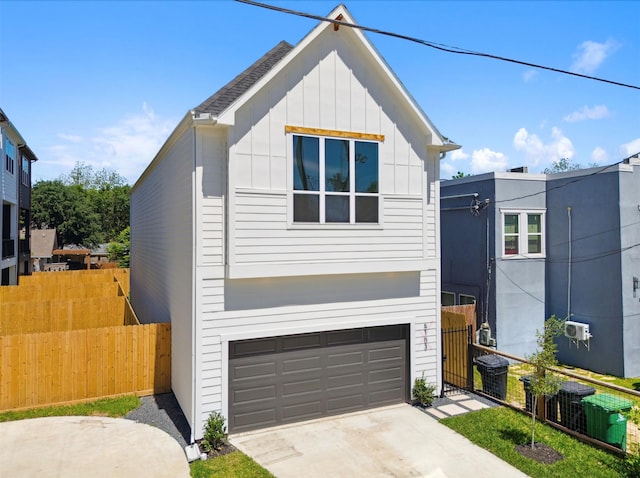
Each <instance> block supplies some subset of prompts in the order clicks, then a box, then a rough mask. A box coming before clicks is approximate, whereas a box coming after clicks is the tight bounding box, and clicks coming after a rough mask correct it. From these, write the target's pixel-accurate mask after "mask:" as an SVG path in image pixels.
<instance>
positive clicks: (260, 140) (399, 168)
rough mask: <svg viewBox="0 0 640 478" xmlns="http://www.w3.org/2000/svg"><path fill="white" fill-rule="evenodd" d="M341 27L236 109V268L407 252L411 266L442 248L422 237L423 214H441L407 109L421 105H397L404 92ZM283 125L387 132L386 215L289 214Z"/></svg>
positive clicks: (351, 260)
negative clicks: (310, 218)
mask: <svg viewBox="0 0 640 478" xmlns="http://www.w3.org/2000/svg"><path fill="white" fill-rule="evenodd" d="M334 33H336V32H333V31H332V29H331V31H325V32H324V33H323V34H321V35H320V36H319V37H318V38H317V39H316V40H315V41H314V43H312V44H311V45H309V46H308V47H307V48H308V53H306V54H305V55H303V56H300V57H297V58H295V59H293V60H292V62H291V63H290V64H289V65H287V66H286V68H284V69H283V70H282V71H281V72H279V73H278V75H277V76H276V77H274V78H273V79H272V80H271V81H270V82H269V83H268V84H267V85H266V86H265V87H264V88H263V89H262V90H261V91H259V92H258V93H257V94H256V95H255V96H254V97H253V98H251V99H250V100H249V101H248V102H247V103H246V104H244V105H243V106H242V107H241V108H239V109H238V111H237V113H236V119H235V124H234V125H233V126H232V127H230V133H229V134H230V138H229V144H230V149H229V164H230V168H229V169H230V181H229V186H230V196H229V199H230V204H229V219H230V220H229V224H230V230H229V244H228V247H229V257H228V260H229V275H230V277H233V278H241V277H260V276H263V275H264V274H265V273H266V272H265V267H268V270H269V271H270V272H269V273H270V274H273V275H279V276H286V275H299V274H303V275H304V274H307V273H309V271H310V270H311V272H312V273H313V267H309V264H313V265H314V266H315V265H317V270H316V272H315V273H325V274H329V273H336V272H346V271H348V270H353V269H354V268H355V269H356V270H357V269H358V267H359V265H360V266H361V267H362V268H363V269H362V270H363V271H371V272H373V271H375V270H376V267H377V270H380V271H385V270H386V271H392V270H399V269H401V268H402V266H401V264H400V263H401V262H405V263H406V264H405V265H404V267H405V268H406V267H408V268H411V267H415V261H420V260H424V259H429V258H435V257H436V251H435V243H434V241H429V240H428V239H427V240H425V237H424V233H425V224H424V221H425V219H426V220H427V229H426V232H427V233H428V234H433V233H434V229H433V227H432V226H433V224H434V217H435V202H431V201H430V199H431V198H430V197H428V196H426V195H425V194H424V192H423V191H425V190H426V189H427V188H426V187H425V186H426V183H427V182H429V181H431V182H432V181H433V180H434V178H433V177H427V172H426V170H427V168H426V167H425V164H426V163H427V162H428V161H429V159H430V158H428V157H427V143H426V141H427V135H425V133H424V131H420V130H419V129H418V128H419V127H418V126H416V124H415V122H411V121H409V120H408V119H407V116H411V115H413V114H414V113H413V112H411V111H410V110H409V109H408V108H406V107H404V108H402V107H401V106H399V105H404V104H405V102H404V101H403V99H402V98H400V95H399V93H397V92H396V90H395V89H393V88H390V84H389V83H387V82H385V80H383V79H381V78H383V77H382V76H381V75H380V74H379V72H377V71H375V68H377V66H376V65H374V64H373V61H371V60H369V56H368V55H366V54H362V53H363V52H362V51H361V50H362V48H363V47H361V46H359V43H358V42H352V43H348V42H343V41H339V40H338V39H337V38H336V36H335V35H334ZM340 33H341V34H342V31H341V32H340ZM344 34H345V35H350V34H351V33H348V32H345V33H344ZM285 86H286V87H285ZM285 125H295V126H302V127H310V128H323V129H330V130H340V131H354V132H361V133H366V134H382V135H384V138H385V139H384V141H383V142H381V143H380V145H379V190H380V204H381V207H380V213H381V214H380V219H381V224H380V225H375V226H366V225H362V224H358V225H351V226H347V227H344V226H343V227H341V226H337V225H332V226H330V225H319V226H318V227H317V228H314V227H298V226H297V225H294V224H291V221H290V219H288V216H287V210H288V208H287V204H288V201H290V196H288V194H290V190H291V184H290V183H292V171H290V170H291V168H292V166H291V164H290V161H288V160H287V157H288V156H290V155H291V152H290V151H288V149H290V147H291V146H290V144H289V143H290V142H291V137H290V136H289V135H286V134H285ZM287 178H288V179H287ZM289 209H290V207H289ZM429 226H431V228H429ZM425 241H427V242H425ZM425 246H427V247H425ZM345 263H348V264H349V266H348V267H347V268H344V267H343V268H340V264H345ZM376 263H377V266H376V265H375V264H376ZM300 264H302V265H304V267H302V268H296V267H295V265H300ZM287 265H288V266H289V267H287ZM252 266H253V269H252Z"/></svg>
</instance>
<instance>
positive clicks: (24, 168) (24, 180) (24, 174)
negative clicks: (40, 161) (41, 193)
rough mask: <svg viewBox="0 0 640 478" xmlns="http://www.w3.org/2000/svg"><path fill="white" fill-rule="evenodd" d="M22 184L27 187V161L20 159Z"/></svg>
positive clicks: (23, 158)
mask: <svg viewBox="0 0 640 478" xmlns="http://www.w3.org/2000/svg"><path fill="white" fill-rule="evenodd" d="M22 184H24V185H25V186H28V185H29V160H28V159H27V158H25V157H24V156H23V157H22Z"/></svg>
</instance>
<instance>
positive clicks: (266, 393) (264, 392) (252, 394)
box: [232, 385, 277, 405]
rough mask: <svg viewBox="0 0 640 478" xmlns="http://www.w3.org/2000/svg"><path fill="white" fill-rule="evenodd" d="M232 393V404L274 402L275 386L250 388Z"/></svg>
mask: <svg viewBox="0 0 640 478" xmlns="http://www.w3.org/2000/svg"><path fill="white" fill-rule="evenodd" d="M232 393H233V403H236V404H238V405H242V404H243V403H251V402H253V401H256V400H264V399H273V400H275V399H276V397H277V395H276V386H275V385H268V386H266V387H252V388H246V389H243V390H235V391H233V392H232Z"/></svg>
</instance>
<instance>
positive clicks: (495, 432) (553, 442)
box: [440, 407, 627, 478]
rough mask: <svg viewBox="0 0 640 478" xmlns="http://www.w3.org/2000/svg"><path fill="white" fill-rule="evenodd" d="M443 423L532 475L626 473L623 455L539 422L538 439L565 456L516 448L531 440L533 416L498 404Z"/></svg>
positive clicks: (608, 476)
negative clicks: (533, 455) (535, 456)
mask: <svg viewBox="0 0 640 478" xmlns="http://www.w3.org/2000/svg"><path fill="white" fill-rule="evenodd" d="M440 423H442V424H443V425H446V426H448V427H449V428H451V429H453V430H455V431H456V432H458V433H460V434H461V435H463V436H465V437H467V438H468V439H469V440H470V441H472V442H473V443H475V444H476V445H478V446H480V447H482V448H484V449H486V450H488V451H490V452H491V453H493V454H494V455H496V456H498V457H499V458H500V459H502V460H503V461H506V462H507V463H510V464H511V465H513V466H515V467H516V468H518V469H519V470H520V471H522V472H524V473H526V474H527V475H529V476H531V477H532V478H552V477H568V476H588V477H589V478H620V477H621V476H627V475H626V473H625V470H626V464H625V461H624V459H623V458H621V457H618V456H616V455H613V454H611V453H608V452H606V451H604V450H600V449H598V448H595V447H592V446H590V445H587V444H585V443H582V442H580V441H578V440H576V439H575V438H573V437H571V436H569V435H565V434H564V433H562V432H560V431H558V430H555V429H553V428H552V427H549V426H547V425H543V424H540V423H536V435H535V436H536V442H542V443H544V444H546V445H548V446H550V447H552V448H553V449H555V450H556V451H557V452H559V453H561V454H562V455H563V456H564V459H563V460H560V461H558V462H556V463H554V464H551V465H545V464H542V463H538V462H537V461H535V460H532V459H530V458H527V457H525V456H523V455H521V454H520V453H518V452H517V451H516V449H515V447H516V446H517V445H522V444H525V443H530V442H531V418H530V417H529V416H527V415H524V414H522V413H518V412H516V411H514V410H511V409H510V408H506V407H497V408H490V409H484V410H480V411H477V412H471V413H466V414H463V415H458V416H454V417H449V418H445V419H443V420H441V422H440Z"/></svg>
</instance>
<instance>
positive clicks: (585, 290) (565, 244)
mask: <svg viewBox="0 0 640 478" xmlns="http://www.w3.org/2000/svg"><path fill="white" fill-rule="evenodd" d="M588 174H589V172H588V171H586V172H585V171H582V172H580V176H576V175H575V174H574V175H572V174H568V175H562V176H561V177H559V178H558V179H550V180H549V181H548V188H547V204H548V205H549V208H548V211H547V227H548V232H549V234H548V244H547V250H548V255H547V261H548V263H547V315H551V314H555V315H556V316H558V317H560V318H566V317H567V313H568V289H569V217H568V212H567V208H568V207H569V206H570V207H571V286H570V289H571V303H570V317H569V320H572V321H575V322H582V323H587V324H589V328H590V333H591V334H592V335H593V338H592V339H591V340H590V344H589V350H588V349H587V347H586V344H582V343H578V344H575V343H571V341H570V340H569V339H568V338H565V337H560V338H559V339H558V360H559V361H560V362H563V363H568V364H571V365H575V366H578V367H581V368H587V369H590V370H593V371H596V372H601V373H610V374H614V375H622V374H623V372H624V367H623V364H624V361H623V353H622V350H623V342H622V300H621V297H622V290H621V280H620V260H621V256H620V252H619V251H620V214H619V208H618V201H619V197H620V191H619V182H618V173H617V172H606V173H600V174H594V175H591V176H589V175H588ZM578 177H579V180H578V181H576V179H577V178H578ZM550 178H551V177H550Z"/></svg>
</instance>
